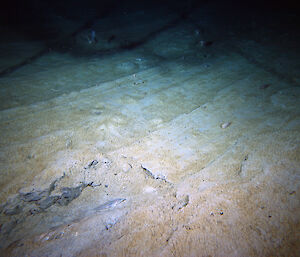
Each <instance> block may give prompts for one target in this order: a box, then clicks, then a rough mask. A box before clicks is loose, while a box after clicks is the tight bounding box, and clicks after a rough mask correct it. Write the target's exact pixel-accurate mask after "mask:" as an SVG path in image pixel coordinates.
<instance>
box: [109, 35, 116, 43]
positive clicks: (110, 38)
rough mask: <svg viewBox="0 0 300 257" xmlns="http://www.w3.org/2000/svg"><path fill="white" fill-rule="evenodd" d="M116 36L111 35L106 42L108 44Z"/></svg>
mask: <svg viewBox="0 0 300 257" xmlns="http://www.w3.org/2000/svg"><path fill="white" fill-rule="evenodd" d="M115 39H116V36H115V35H111V36H110V37H109V38H108V39H107V42H108V43H110V42H111V41H113V40H115Z"/></svg>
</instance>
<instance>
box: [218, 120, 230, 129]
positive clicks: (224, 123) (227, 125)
mask: <svg viewBox="0 0 300 257" xmlns="http://www.w3.org/2000/svg"><path fill="white" fill-rule="evenodd" d="M231 123H232V122H231V121H230V122H223V123H221V125H220V128H222V129H226V128H228V127H229V126H230V125H231Z"/></svg>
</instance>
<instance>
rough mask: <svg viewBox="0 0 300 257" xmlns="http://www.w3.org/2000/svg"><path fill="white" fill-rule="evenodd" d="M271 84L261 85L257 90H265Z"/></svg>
mask: <svg viewBox="0 0 300 257" xmlns="http://www.w3.org/2000/svg"><path fill="white" fill-rule="evenodd" d="M270 86H271V84H263V85H261V86H260V87H259V89H261V90H263V89H267V88H268V87H270Z"/></svg>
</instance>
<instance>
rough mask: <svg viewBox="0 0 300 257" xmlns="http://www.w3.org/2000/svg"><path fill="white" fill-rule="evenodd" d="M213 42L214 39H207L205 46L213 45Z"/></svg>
mask: <svg viewBox="0 0 300 257" xmlns="http://www.w3.org/2000/svg"><path fill="white" fill-rule="evenodd" d="M212 44H213V41H205V42H204V46H211V45H212Z"/></svg>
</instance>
